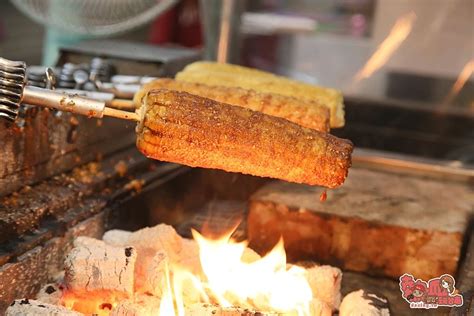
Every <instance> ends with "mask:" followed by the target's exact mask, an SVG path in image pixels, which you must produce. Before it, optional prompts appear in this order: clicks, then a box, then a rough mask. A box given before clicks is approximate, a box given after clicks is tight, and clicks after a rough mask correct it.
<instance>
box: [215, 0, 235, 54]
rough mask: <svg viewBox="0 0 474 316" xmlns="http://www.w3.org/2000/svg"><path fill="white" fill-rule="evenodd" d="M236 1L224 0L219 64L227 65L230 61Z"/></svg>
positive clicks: (218, 50) (218, 48) (218, 52)
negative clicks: (232, 20)
mask: <svg viewBox="0 0 474 316" xmlns="http://www.w3.org/2000/svg"><path fill="white" fill-rule="evenodd" d="M233 8H234V0H222V11H221V28H220V34H219V44H218V47H217V62H218V63H226V62H228V60H229V45H230V26H231V19H232V9H233Z"/></svg>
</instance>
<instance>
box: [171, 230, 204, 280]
mask: <svg viewBox="0 0 474 316" xmlns="http://www.w3.org/2000/svg"><path fill="white" fill-rule="evenodd" d="M175 263H176V264H178V265H179V266H180V267H182V268H183V269H186V270H187V271H189V272H191V273H193V274H194V275H196V276H200V277H204V275H203V272H202V267H201V260H200V258H199V246H198V244H197V242H196V241H195V240H193V239H187V238H183V240H182V242H181V251H180V252H179V254H178V258H177V259H176V261H175Z"/></svg>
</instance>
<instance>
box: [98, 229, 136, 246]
mask: <svg viewBox="0 0 474 316" xmlns="http://www.w3.org/2000/svg"><path fill="white" fill-rule="evenodd" d="M131 235H132V232H129V231H126V230H121V229H112V230H109V231H106V232H105V234H104V236H103V237H102V240H103V241H104V242H105V243H107V244H109V245H111V246H128V239H129V238H130V236H131Z"/></svg>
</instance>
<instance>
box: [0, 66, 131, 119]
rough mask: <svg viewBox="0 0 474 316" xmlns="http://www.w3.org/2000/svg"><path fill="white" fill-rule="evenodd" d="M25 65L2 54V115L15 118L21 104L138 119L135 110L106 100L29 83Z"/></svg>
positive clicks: (96, 116)
mask: <svg viewBox="0 0 474 316" xmlns="http://www.w3.org/2000/svg"><path fill="white" fill-rule="evenodd" d="M25 84H26V64H25V63H24V62H22V61H11V60H8V59H4V58H1V57H0V117H1V118H4V119H6V120H9V121H15V119H16V118H17V116H18V112H19V109H20V104H21V103H25V104H30V105H35V106H42V107H47V108H53V109H57V110H61V111H66V112H72V113H77V114H80V115H85V116H88V117H95V118H102V117H103V116H111V117H116V118H120V119H125V120H133V121H139V120H140V119H139V116H138V114H137V113H135V112H128V111H123V110H118V109H113V108H109V107H107V106H106V101H101V100H94V99H90V98H85V97H82V96H79V95H77V94H71V93H65V92H57V91H52V90H48V89H43V88H38V87H32V86H26V85H25Z"/></svg>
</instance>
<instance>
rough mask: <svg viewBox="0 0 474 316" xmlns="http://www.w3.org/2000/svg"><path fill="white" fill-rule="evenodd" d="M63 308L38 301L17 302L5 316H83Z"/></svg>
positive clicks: (22, 300) (25, 300)
mask: <svg viewBox="0 0 474 316" xmlns="http://www.w3.org/2000/svg"><path fill="white" fill-rule="evenodd" d="M81 315H83V314H81V313H78V312H75V311H71V310H69V309H67V308H66V307H63V306H58V305H52V304H48V303H44V302H40V301H37V300H29V299H21V300H15V301H14V302H13V303H12V304H11V305H10V306H9V307H8V308H7V310H6V312H5V316H81Z"/></svg>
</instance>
